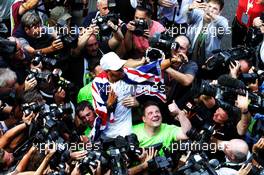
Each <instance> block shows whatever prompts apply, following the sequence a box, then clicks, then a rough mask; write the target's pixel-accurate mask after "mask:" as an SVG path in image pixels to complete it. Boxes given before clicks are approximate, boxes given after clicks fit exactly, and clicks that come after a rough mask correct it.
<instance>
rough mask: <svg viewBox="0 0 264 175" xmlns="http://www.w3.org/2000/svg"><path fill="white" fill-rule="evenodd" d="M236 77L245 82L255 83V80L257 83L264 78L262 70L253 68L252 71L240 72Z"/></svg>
mask: <svg viewBox="0 0 264 175" xmlns="http://www.w3.org/2000/svg"><path fill="white" fill-rule="evenodd" d="M238 78H239V79H240V80H242V81H243V82H244V83H245V84H251V83H256V80H258V81H259V82H258V84H262V82H263V80H264V71H263V70H257V69H255V70H254V72H253V73H242V74H240V75H239V77H238Z"/></svg>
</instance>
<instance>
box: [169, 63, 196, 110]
mask: <svg viewBox="0 0 264 175" xmlns="http://www.w3.org/2000/svg"><path fill="white" fill-rule="evenodd" d="M178 71H179V72H181V73H183V74H190V75H192V76H193V77H195V76H196V73H197V71H198V66H197V64H196V63H195V62H194V61H191V60H190V61H189V62H188V63H186V64H183V65H182V66H181V67H180V68H179V70H178ZM166 82H167V83H166ZM165 84H166V85H169V86H171V89H170V90H169V92H168V95H167V98H168V99H167V101H168V102H169V103H171V102H172V101H173V100H175V102H176V104H177V105H178V106H179V108H181V107H183V106H184V105H185V103H186V102H187V100H188V95H187V92H188V91H189V90H190V88H191V86H183V85H181V84H180V83H179V82H177V81H176V80H173V79H171V77H170V75H168V74H165ZM185 95H186V96H185Z"/></svg>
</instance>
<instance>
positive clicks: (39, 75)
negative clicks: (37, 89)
mask: <svg viewBox="0 0 264 175" xmlns="http://www.w3.org/2000/svg"><path fill="white" fill-rule="evenodd" d="M34 77H35V78H36V80H37V82H38V83H39V82H45V83H49V82H50V80H51V73H44V72H34V71H30V74H29V75H28V77H27V80H30V79H32V78H34Z"/></svg>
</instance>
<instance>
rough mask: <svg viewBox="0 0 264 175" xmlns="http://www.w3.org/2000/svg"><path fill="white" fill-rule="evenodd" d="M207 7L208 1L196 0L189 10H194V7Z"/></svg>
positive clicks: (203, 8) (202, 8)
mask: <svg viewBox="0 0 264 175" xmlns="http://www.w3.org/2000/svg"><path fill="white" fill-rule="evenodd" d="M206 8H207V3H206V2H203V1H200V0H195V1H193V3H191V4H190V5H189V8H188V9H189V11H192V10H193V9H201V10H205V9H206Z"/></svg>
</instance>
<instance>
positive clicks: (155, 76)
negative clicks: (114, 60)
mask: <svg viewBox="0 0 264 175" xmlns="http://www.w3.org/2000/svg"><path fill="white" fill-rule="evenodd" d="M161 61H162V60H161V59H159V60H157V61H153V62H151V63H149V64H146V65H143V66H140V67H137V68H127V67H124V68H123V70H124V73H125V77H124V78H123V79H122V80H123V81H125V82H126V83H127V84H132V85H137V86H138V85H139V86H138V87H139V89H140V90H136V94H135V96H139V95H142V94H147V95H151V96H156V97H158V98H159V99H160V100H162V101H163V102H165V101H166V95H165V91H162V90H160V89H159V88H149V87H152V86H154V85H158V84H163V77H162V74H161V69H160V64H161ZM109 87H110V83H109V81H108V77H107V73H106V72H102V73H100V74H99V75H98V76H97V77H96V78H95V79H94V80H93V82H92V96H93V107H94V109H95V113H96V114H97V117H96V119H95V122H94V127H93V129H92V131H91V134H90V137H91V140H96V139H98V137H99V136H100V133H101V131H103V130H104V129H105V128H106V127H107V122H108V120H109V122H114V112H113V111H108V110H107V108H106V102H107V99H108V95H109V92H110V90H109ZM114 108H115V106H114Z"/></svg>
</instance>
